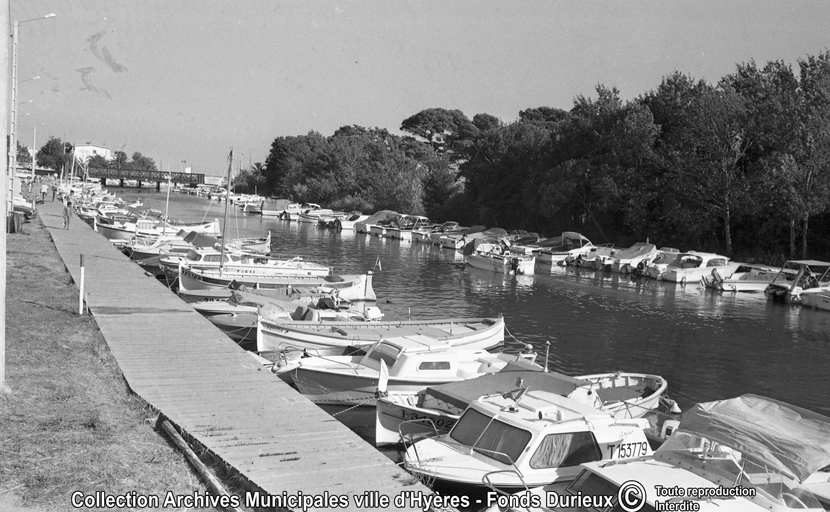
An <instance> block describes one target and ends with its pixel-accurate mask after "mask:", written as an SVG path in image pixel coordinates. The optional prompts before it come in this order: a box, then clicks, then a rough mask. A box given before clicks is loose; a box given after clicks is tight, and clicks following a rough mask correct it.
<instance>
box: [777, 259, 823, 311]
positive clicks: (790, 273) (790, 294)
mask: <svg viewBox="0 0 830 512" xmlns="http://www.w3.org/2000/svg"><path fill="white" fill-rule="evenodd" d="M826 289H830V263H828V262H826V261H819V260H790V261H787V262H785V263H784V266H783V267H781V271H780V272H778V274H776V276H775V277H774V278H773V280H772V282H770V284H769V285H768V286H767V287H766V289H764V294H765V295H766V296H767V297H769V298H772V299H774V300H781V301H784V302H788V303H792V304H801V300H802V299H801V295H802V292H804V291H806V290H826ZM810 293H811V294H814V293H817V292H816V291H811V292H810Z"/></svg>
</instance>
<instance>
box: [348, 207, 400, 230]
mask: <svg viewBox="0 0 830 512" xmlns="http://www.w3.org/2000/svg"><path fill="white" fill-rule="evenodd" d="M397 215H398V212H395V211H392V210H380V211H377V212H375V213H373V214H372V215H369V217H367V218H365V219H363V220H360V221H357V222H355V225H354V229H355V231H356V232H358V233H365V234H367V235H368V234H371V227H372V225H373V224H377V223H378V222H384V223H385V222H387V221H389V220H391V219H394V218H395V217H396V216H397Z"/></svg>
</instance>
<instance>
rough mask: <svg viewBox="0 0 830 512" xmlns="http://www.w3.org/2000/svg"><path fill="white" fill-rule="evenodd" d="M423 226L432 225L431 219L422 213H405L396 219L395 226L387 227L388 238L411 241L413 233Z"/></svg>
mask: <svg viewBox="0 0 830 512" xmlns="http://www.w3.org/2000/svg"><path fill="white" fill-rule="evenodd" d="M424 226H432V221H431V220H429V218H427V217H424V216H423V215H405V216H403V217H402V218H401V219H399V220H398V225H397V226H391V227H389V228H388V229H387V234H388V235H389V238H391V239H393V240H403V241H409V242H412V241H413V233H414V232H415V231H416V230H419V229H422V228H423V227H424Z"/></svg>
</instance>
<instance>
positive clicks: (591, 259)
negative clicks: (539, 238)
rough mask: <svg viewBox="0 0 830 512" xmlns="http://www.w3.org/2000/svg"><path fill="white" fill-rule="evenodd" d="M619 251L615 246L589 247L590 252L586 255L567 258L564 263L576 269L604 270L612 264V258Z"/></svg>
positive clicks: (581, 254)
mask: <svg viewBox="0 0 830 512" xmlns="http://www.w3.org/2000/svg"><path fill="white" fill-rule="evenodd" d="M617 250H618V249H615V248H614V244H604V245H594V246H591V247H589V248H588V252H586V253H584V254H583V253H581V252H580V253H579V254H577V255H576V256H571V255H569V256H566V257H565V259H564V262H565V264H566V265H573V266H575V267H583V268H592V269H595V270H602V269H603V268H605V266H606V265H608V264H610V263H611V258H612V257H613V256H614V254H616V252H617Z"/></svg>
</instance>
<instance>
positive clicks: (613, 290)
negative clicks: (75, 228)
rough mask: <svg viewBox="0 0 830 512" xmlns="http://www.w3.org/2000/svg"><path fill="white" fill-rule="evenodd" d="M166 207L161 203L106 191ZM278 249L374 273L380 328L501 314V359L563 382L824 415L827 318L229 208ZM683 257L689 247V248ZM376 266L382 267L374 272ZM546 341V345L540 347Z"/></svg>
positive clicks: (179, 209) (173, 201)
mask: <svg viewBox="0 0 830 512" xmlns="http://www.w3.org/2000/svg"><path fill="white" fill-rule="evenodd" d="M110 190H111V191H114V192H116V193H117V194H118V195H119V196H120V197H122V198H123V199H124V200H125V201H132V200H134V199H136V198H138V197H141V198H142V200H143V202H144V208H155V209H159V210H161V211H164V209H165V198H166V196H165V194H164V193H163V192H162V193H156V192H149V191H139V190H138V189H131V188H123V189H119V188H113V189H110ZM224 206H225V204H224V203H217V202H216V201H213V202H210V201H208V200H207V199H205V198H201V197H196V196H190V195H178V194H171V196H170V207H169V212H170V213H169V216H170V218H171V219H173V220H176V219H179V220H181V221H190V222H192V221H202V220H203V219H213V218H218V219H219V220H220V221H221V220H222V219H223V216H224ZM269 230H270V231H271V233H272V236H273V240H274V241H275V250H277V251H278V252H280V253H282V254H287V255H291V256H296V255H301V256H304V257H308V258H314V259H316V260H323V261H326V262H327V263H328V264H329V265H331V266H332V267H333V268H334V270H335V272H336V273H344V274H348V273H362V272H366V271H369V270H372V269H373V268H374V271H375V274H374V288H375V292H376V293H377V297H378V304H377V305H378V306H379V307H380V308H381V310H382V311H383V312H384V314H385V318H386V319H407V318H413V319H415V318H446V317H491V316H497V315H503V316H504V318H505V324H506V326H507V331H508V333H509V335H508V336H507V339H506V347H507V349H508V350H512V351H518V350H521V348H522V346H523V344H531V345H533V347H535V349H536V350H537V351H538V352H539V353H540V354H542V356H544V353H545V350H546V348H549V351H550V352H549V353H550V355H549V358H548V365H549V367H550V368H551V369H552V370H556V371H560V372H563V373H566V374H571V375H578V374H591V373H602V372H611V371H616V370H623V371H630V372H643V373H655V374H658V375H662V376H663V377H665V378H666V379H667V380H668V382H669V394H670V396H671V397H672V398H674V399H675V400H677V401H678V403H679V405H680V406H681V408H682V409H684V410H685V409H688V408H689V407H690V406H692V405H693V404H695V403H697V402H705V401H711V400H719V399H724V398H731V397H735V396H738V395H741V394H744V393H755V394H758V395H763V396H766V397H770V398H775V399H779V400H783V401H785V402H788V403H791V404H794V405H798V406H801V407H805V408H807V409H811V410H813V411H816V412H819V413H822V414H825V415H830V382H829V381H828V377H827V375H828V373H830V312H826V311H815V310H812V309H807V308H801V307H798V306H789V305H785V304H781V303H773V302H772V301H769V300H767V299H766V297H765V296H764V295H763V294H732V293H717V292H714V291H712V290H708V289H706V288H704V287H703V286H702V285H699V284H697V283H687V284H686V285H684V286H680V285H676V284H674V283H669V282H662V281H654V280H649V279H646V278H640V279H636V278H632V277H631V276H627V275H620V274H613V273H609V272H601V271H593V270H584V269H578V270H574V269H570V268H563V267H558V266H553V267H551V266H542V265H538V264H537V267H536V274H535V275H522V276H513V275H501V274H495V273H490V272H485V271H481V270H478V269H470V268H465V265H464V260H463V257H462V256H461V255H460V254H459V253H457V252H455V251H449V250H446V249H441V248H439V247H436V246H432V245H425V244H417V243H410V242H401V241H397V240H388V239H381V238H377V237H371V236H368V235H364V234H358V233H355V232H348V231H344V232H337V231H334V230H328V229H322V228H318V227H317V226H316V225H313V224H300V223H297V222H284V221H281V220H279V219H277V218H273V217H262V216H260V215H248V214H245V213H242V212H241V211H240V210H239V209H238V208H234V207H232V208H231V209H230V216H229V221H228V225H227V228H226V230H225V233H226V236H228V237H231V238H237V237H253V236H264V235H265V234H266V233H267V231H269ZM688 249H694V248H693V247H690V248H688ZM378 262H379V263H378ZM548 342H549V343H550V345H549V346H548V345H547V343H548Z"/></svg>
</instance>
